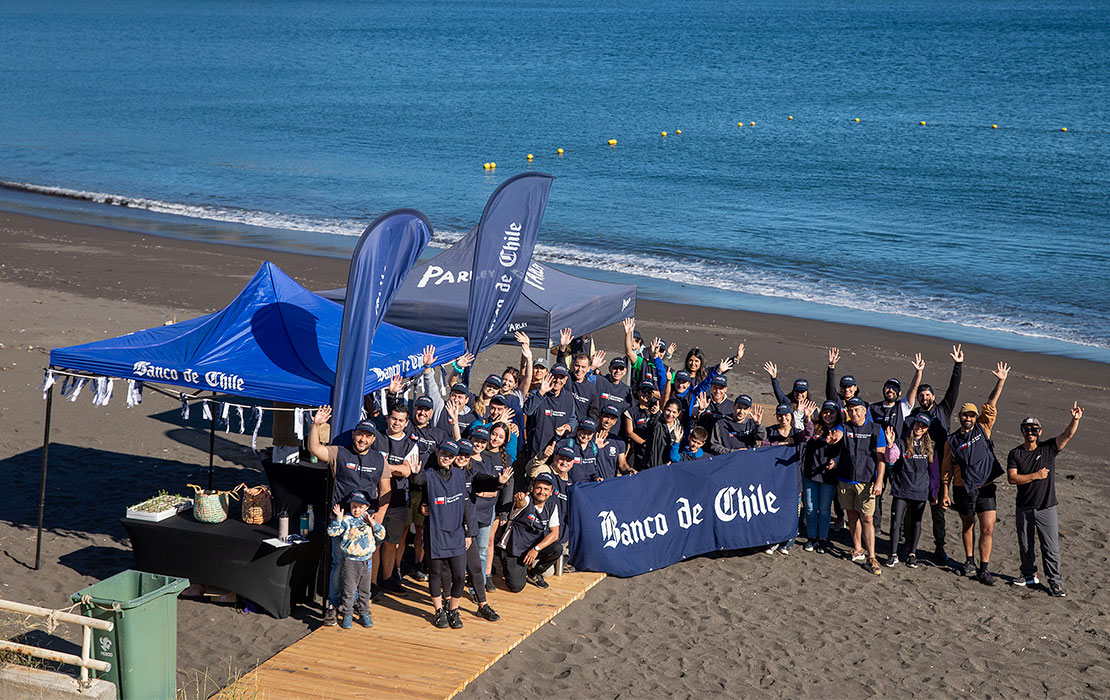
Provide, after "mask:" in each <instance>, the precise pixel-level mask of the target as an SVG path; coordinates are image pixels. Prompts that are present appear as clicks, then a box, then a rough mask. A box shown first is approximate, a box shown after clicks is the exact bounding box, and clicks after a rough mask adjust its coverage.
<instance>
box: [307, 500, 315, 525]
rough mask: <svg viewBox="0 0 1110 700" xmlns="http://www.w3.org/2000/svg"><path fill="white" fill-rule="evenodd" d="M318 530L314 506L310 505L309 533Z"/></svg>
mask: <svg viewBox="0 0 1110 700" xmlns="http://www.w3.org/2000/svg"><path fill="white" fill-rule="evenodd" d="M315 529H316V514H315V513H313V512H312V504H311V503H309V504H308V531H309V532H312V531H313V530H315Z"/></svg>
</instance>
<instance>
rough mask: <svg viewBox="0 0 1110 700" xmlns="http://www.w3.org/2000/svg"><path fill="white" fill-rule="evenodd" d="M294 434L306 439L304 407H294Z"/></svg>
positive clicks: (300, 438) (298, 437) (299, 438)
mask: <svg viewBox="0 0 1110 700" xmlns="http://www.w3.org/2000/svg"><path fill="white" fill-rule="evenodd" d="M293 434H294V435H296V436H297V439H298V440H304V409H303V408H295V409H293Z"/></svg>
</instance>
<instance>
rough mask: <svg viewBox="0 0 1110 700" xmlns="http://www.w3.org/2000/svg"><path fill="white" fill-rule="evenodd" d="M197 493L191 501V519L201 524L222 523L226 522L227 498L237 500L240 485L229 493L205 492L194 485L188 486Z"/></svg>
mask: <svg viewBox="0 0 1110 700" xmlns="http://www.w3.org/2000/svg"><path fill="white" fill-rule="evenodd" d="M188 486H190V487H192V488H193V490H195V491H196V492H197V495H196V498H195V499H194V501H193V517H195V518H196V519H197V520H199V521H200V522H202V523H222V522H223V521H225V520H227V510H228V502H229V498H235V499H238V498H239V496H238V495H237V494H236V491H238V490H239V489H240V488H242V484H240V485H239V486H236V487H235V488H233V489H231V490H230V491H207V490H205V489H202V488H201V487H199V486H197V485H196V484H188Z"/></svg>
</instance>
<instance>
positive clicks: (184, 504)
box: [127, 489, 193, 523]
mask: <svg viewBox="0 0 1110 700" xmlns="http://www.w3.org/2000/svg"><path fill="white" fill-rule="evenodd" d="M192 507H193V499H191V498H189V497H187V496H181V495H178V494H173V495H171V494H169V493H166V491H165V489H163V490H161V491H159V492H158V495H157V496H154V497H152V498H148V499H146V500H145V501H143V502H142V503H136V504H135V505H133V506H131V507H129V508H128V509H127V517H128V518H131V519H132V520H147V521H150V522H154V523H156V522H158V521H160V520H165V519H166V518H171V517H173V516H175V515H177V514H178V513H180V512H181V511H183V510H189V509H190V508H192Z"/></svg>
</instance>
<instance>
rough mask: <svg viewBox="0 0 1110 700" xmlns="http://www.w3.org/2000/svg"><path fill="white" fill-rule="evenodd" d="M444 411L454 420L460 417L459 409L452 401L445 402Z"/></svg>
mask: <svg viewBox="0 0 1110 700" xmlns="http://www.w3.org/2000/svg"><path fill="white" fill-rule="evenodd" d="M443 410H444V411H447V416H448V417H449V418H451V419H452V420H454V419H455V418H458V417H459V407H458V405H457V404H456V403H455V402H454V401H451V400H447V401H444V402H443Z"/></svg>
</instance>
